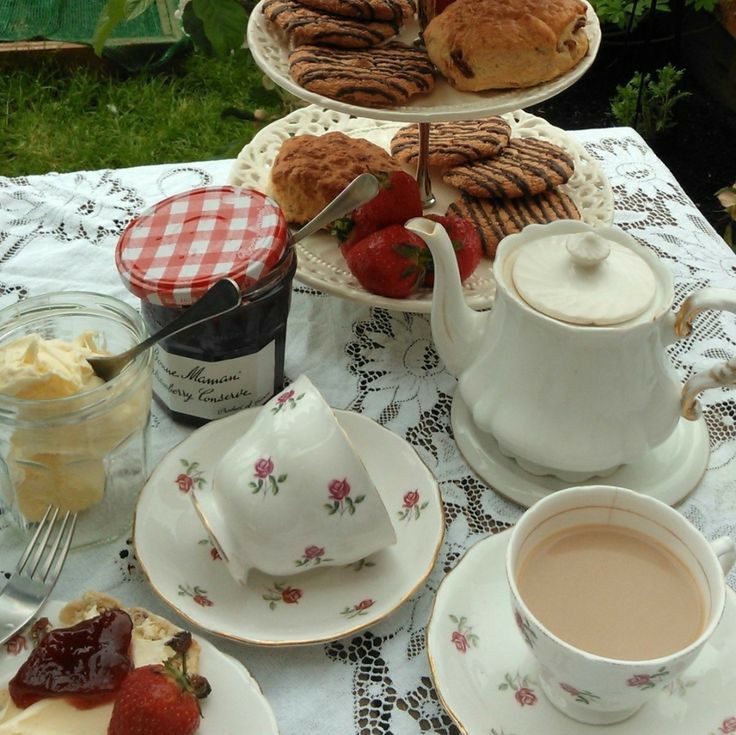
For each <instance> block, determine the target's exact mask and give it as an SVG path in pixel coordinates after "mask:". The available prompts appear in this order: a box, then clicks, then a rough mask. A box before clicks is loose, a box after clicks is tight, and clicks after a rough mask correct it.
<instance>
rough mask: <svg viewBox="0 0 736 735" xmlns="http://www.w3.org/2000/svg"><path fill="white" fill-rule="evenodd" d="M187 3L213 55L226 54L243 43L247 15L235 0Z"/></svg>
mask: <svg viewBox="0 0 736 735" xmlns="http://www.w3.org/2000/svg"><path fill="white" fill-rule="evenodd" d="M189 4H190V5H191V6H192V10H193V12H194V14H195V15H196V16H197V17H198V18H199V20H200V21H201V22H202V28H203V30H204V35H205V36H206V38H207V40H208V41H209V43H210V46H211V48H212V50H213V51H214V53H215V55H217V56H226V55H227V54H229V53H230V52H231V51H235V50H236V49H239V48H240V47H241V46H242V45H243V41H244V40H245V29H246V25H247V23H248V15H247V13H246V11H245V8H243V6H242V5H240V3H238V2H237V0H192V2H191V3H189ZM195 42H196V39H195Z"/></svg>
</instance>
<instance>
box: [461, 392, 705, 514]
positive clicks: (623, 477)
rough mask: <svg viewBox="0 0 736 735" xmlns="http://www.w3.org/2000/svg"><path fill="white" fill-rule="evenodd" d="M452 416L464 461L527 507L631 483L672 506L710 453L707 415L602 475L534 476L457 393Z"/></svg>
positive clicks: (683, 424)
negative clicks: (584, 488) (580, 490)
mask: <svg viewBox="0 0 736 735" xmlns="http://www.w3.org/2000/svg"><path fill="white" fill-rule="evenodd" d="M451 420H452V430H453V433H454V435H455V441H456V442H457V446H458V448H459V449H460V452H461V453H462V455H463V457H465V460H466V462H467V463H468V464H469V465H470V466H471V467H472V468H473V469H474V470H475V471H476V473H477V474H478V475H479V476H480V477H482V478H483V479H484V480H485V481H486V482H487V483H488V484H489V485H490V486H491V487H492V488H493V489H494V490H495V491H496V492H498V493H499V494H500V495H503V496H504V497H507V498H509V499H510V500H513V501H515V502H517V503H519V505H523V506H524V507H525V508H529V507H530V506H532V505H534V503H536V502H537V500H541V499H542V498H543V497H544V496H545V495H549V494H550V493H552V492H554V491H555V490H562V489H563V488H566V487H575V486H577V485H591V484H603V485H617V486H619V487H629V488H632V489H634V490H637V491H638V492H640V493H642V494H643V495H649V496H651V497H653V498H657V500H661V501H662V502H663V503H667V504H668V505H675V503H679V502H680V501H681V500H682V499H683V498H685V497H686V496H687V495H688V494H689V493H691V492H692V491H693V490H694V489H695V487H696V486H697V484H698V483H699V482H700V480H701V479H702V478H703V474H704V473H705V470H706V467H707V466H708V458H709V457H710V444H709V438H708V427H707V426H706V423H705V419H703V418H702V417H701V418H699V419H698V420H697V421H688V420H687V419H685V418H681V419H680V421H679V423H678V424H677V428H676V429H675V430H674V432H672V435H671V436H670V437H669V439H667V441H665V442H664V443H662V444H660V446H658V447H656V448H655V449H653V450H652V451H651V452H648V453H647V454H645V455H644V456H643V457H642V458H641V459H640V460H638V461H637V462H632V463H631V464H627V465H622V466H621V467H619V468H617V469H616V470H614V471H613V472H612V473H610V474H609V475H606V476H605V477H591V478H590V479H588V480H584V481H582V482H569V481H566V480H561V479H560V478H559V477H553V476H552V475H534V474H532V473H531V472H527V471H526V470H525V469H523V468H522V467H521V466H520V465H519V464H518V462H516V460H514V459H512V458H511V457H508V456H507V455H505V454H503V453H502V452H501V450H500V449H499V446H498V442H497V441H496V439H495V438H494V437H493V435H492V434H489V433H488V432H484V431H480V429H478V427H477V425H476V423H475V421H473V417H472V414H471V412H470V410H469V409H468V406H467V404H466V403H465V401H464V400H463V398H462V396H461V395H460V392H459V391H456V392H455V397H454V398H453V401H452V412H451Z"/></svg>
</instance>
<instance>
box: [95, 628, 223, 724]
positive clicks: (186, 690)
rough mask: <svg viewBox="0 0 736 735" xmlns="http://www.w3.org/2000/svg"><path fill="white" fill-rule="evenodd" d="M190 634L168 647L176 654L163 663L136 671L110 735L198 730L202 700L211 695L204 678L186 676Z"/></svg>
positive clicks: (120, 694) (123, 690)
mask: <svg viewBox="0 0 736 735" xmlns="http://www.w3.org/2000/svg"><path fill="white" fill-rule="evenodd" d="M191 639H192V636H191V633H188V632H186V631H182V632H181V633H178V634H177V635H176V636H174V638H172V639H171V640H170V641H167V645H168V646H171V647H172V648H173V649H174V651H175V654H174V656H172V657H171V658H170V659H168V660H167V661H166V662H165V663H164V664H151V665H148V666H141V667H140V668H137V669H133V670H132V671H131V672H130V673H129V674H128V676H127V677H126V678H125V680H124V681H123V684H122V686H121V687H120V691H119V692H118V695H117V698H116V699H115V704H114V705H113V709H112V715H111V717H110V724H109V725H108V728H107V735H193V733H195V732H196V731H197V729H198V728H199V720H200V717H201V712H200V709H199V699H201V698H203V697H206V696H207V695H208V694H209V693H210V686H209V684H208V683H207V680H206V679H205V678H204V677H203V676H196V675H189V674H187V666H186V651H187V649H188V648H189V645H190V643H191Z"/></svg>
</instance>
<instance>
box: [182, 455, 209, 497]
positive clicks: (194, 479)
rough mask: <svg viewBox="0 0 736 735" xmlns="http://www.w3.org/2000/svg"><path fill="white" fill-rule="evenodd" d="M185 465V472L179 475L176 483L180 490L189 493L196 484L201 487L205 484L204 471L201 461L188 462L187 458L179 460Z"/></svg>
mask: <svg viewBox="0 0 736 735" xmlns="http://www.w3.org/2000/svg"><path fill="white" fill-rule="evenodd" d="M179 461H180V462H181V463H182V464H183V465H184V472H181V473H180V474H179V475H177V477H176V480H174V482H175V483H176V485H177V487H178V488H179V490H181V491H182V492H183V493H188V492H189V491H190V490H191V489H192V488H193V487H194V486H195V485H196V486H197V487H198V488H201V487H202V486H203V485H204V484H205V482H206V481H205V479H204V473H203V472H202V470H201V469H200V467H199V462H188V461H187V460H186V459H180V460H179Z"/></svg>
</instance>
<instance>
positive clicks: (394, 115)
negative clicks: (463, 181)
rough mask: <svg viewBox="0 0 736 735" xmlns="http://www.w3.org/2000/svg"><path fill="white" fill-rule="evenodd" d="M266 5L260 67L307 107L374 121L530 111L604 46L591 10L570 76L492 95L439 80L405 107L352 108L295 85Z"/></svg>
mask: <svg viewBox="0 0 736 735" xmlns="http://www.w3.org/2000/svg"><path fill="white" fill-rule="evenodd" d="M262 5H263V0H261V2H260V3H259V4H258V5H256V7H255V8H254V9H253V10H252V11H251V14H250V19H249V21H248V34H247V35H248V48H249V49H250V51H251V53H252V54H253V58H254V59H255V61H256V64H258V66H260V67H261V69H262V70H263V71H264V72H265V73H266V74H267V75H268V76H269V77H271V79H273V81H274V82H275V83H276V84H278V85H279V86H280V87H282V88H283V89H285V90H286V91H287V92H290V93H291V94H293V95H295V96H296V97H299V98H301V99H303V100H306V101H307V102H312V103H314V104H317V105H322V106H324V107H329V108H332V109H334V110H339V111H340V112H345V113H347V114H348V115H356V116H358V117H369V118H373V119H376V120H398V121H401V122H403V123H407V122H439V121H440V120H471V119H473V118H478V117H484V116H486V115H498V114H501V113H502V112H509V111H510V110H516V109H521V108H523V107H530V106H531V105H535V104H537V103H538V102H542V101H544V100H546V99H549V98H550V97H554V96H555V95H556V94H559V93H560V92H562V91H563V90H565V89H567V88H568V87H569V86H570V85H572V84H574V83H575V82H576V81H577V80H578V79H580V77H581V76H582V75H583V74H585V72H586V71H587V70H588V68H589V67H590V65H591V64H592V63H593V61H594V59H595V57H596V54H597V53H598V48H599V47H600V43H601V29H600V23H599V22H598V16H597V15H596V14H595V11H594V10H593V8H592V7H591V5H590V4H589V3H586V5H587V8H588V9H587V24H586V26H585V30H586V34H587V36H588V53H587V54H586V55H585V57H584V58H583V59H581V60H580V63H578V64H577V65H576V66H575V67H573V68H572V69H571V70H570V71H568V72H567V73H565V74H563V75H561V76H559V77H557V78H556V79H552V80H551V81H549V82H545V83H544V84H538V85H536V86H535V87H527V88H525V89H506V90H491V91H488V92H461V91H459V90H457V89H454V88H453V87H451V86H450V85H449V84H448V83H447V82H446V81H445V80H444V79H443V78H442V77H441V76H439V75H438V78H437V81H436V84H435V88H434V90H433V91H432V92H430V93H429V94H425V95H416V96H415V97H413V98H412V99H410V100H409V102H408V104H406V105H399V106H396V107H386V108H375V107H363V106H360V105H353V104H350V103H347V102H340V101H338V100H333V99H330V98H329V97H324V96H323V95H321V94H316V93H314V92H310V91H309V90H307V89H304V87H302V86H300V85H299V84H297V83H296V82H295V81H294V80H293V79H292V78H291V76H290V75H289V52H290V49H289V46H288V45H287V43H285V41H284V37H283V36H282V35H281V34H280V33H279V32H278V30H277V28H276V27H275V26H274V24H273V23H270V22H269V21H268V20H266V17H265V16H264V15H263V12H262ZM418 35H419V25H418V23H417V22H416V21H415V20H412V21H410V22H408V23H407V24H406V25H405V26H404V28H403V30H402V32H401V33H400V34H399V36H398V40H399V41H402V42H403V43H405V44H407V45H409V46H411V45H412V44H413V43H414V41H415V39H416V38H417V37H418Z"/></svg>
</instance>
